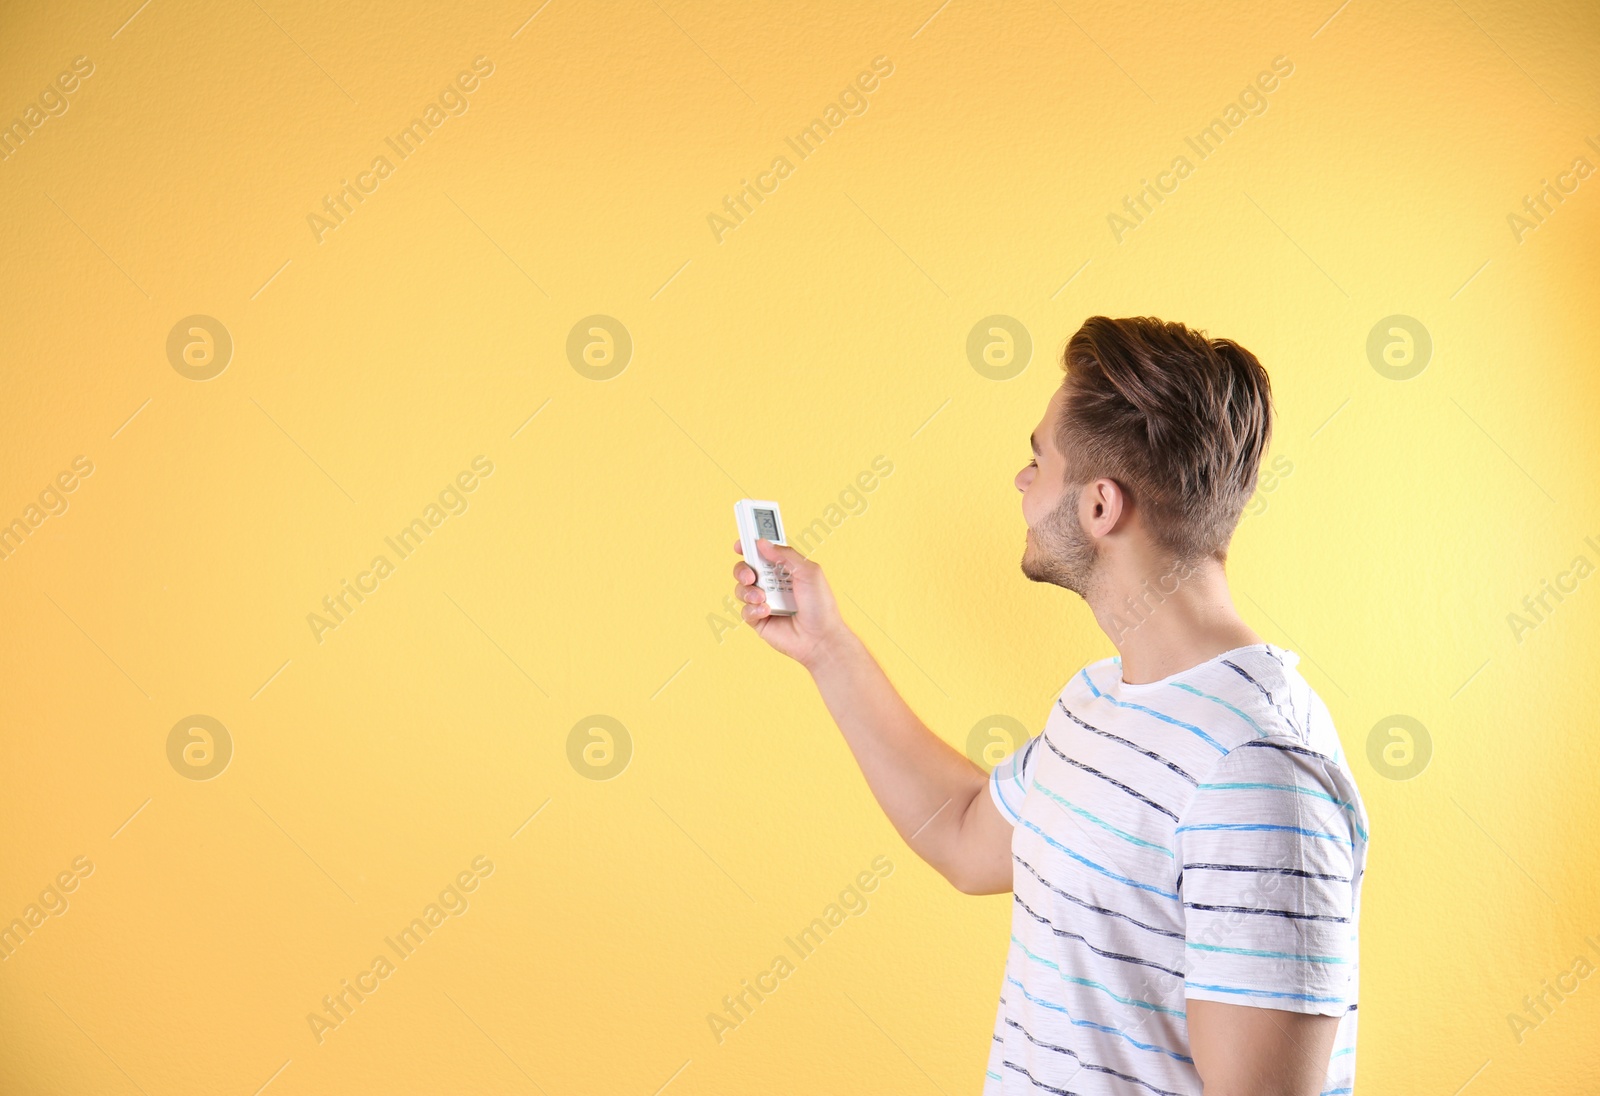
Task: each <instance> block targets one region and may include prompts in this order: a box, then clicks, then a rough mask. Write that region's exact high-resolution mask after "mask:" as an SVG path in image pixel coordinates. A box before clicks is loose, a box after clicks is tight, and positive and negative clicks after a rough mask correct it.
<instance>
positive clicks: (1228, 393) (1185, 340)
mask: <svg viewBox="0 0 1600 1096" xmlns="http://www.w3.org/2000/svg"><path fill="white" fill-rule="evenodd" d="M1061 367H1062V369H1064V370H1065V371H1066V376H1065V378H1063V380H1062V382H1061V385H1062V388H1063V389H1065V395H1066V402H1065V406H1064V410H1063V412H1062V416H1061V421H1060V423H1059V424H1058V426H1057V431H1056V442H1057V447H1058V448H1059V449H1060V450H1061V452H1062V453H1063V454H1064V455H1065V456H1066V458H1067V466H1068V480H1069V482H1072V483H1086V482H1089V481H1090V480H1093V479H1097V478H1099V477H1101V476H1105V477H1108V478H1110V479H1113V480H1115V481H1116V482H1117V483H1118V485H1120V486H1121V487H1122V489H1123V490H1124V491H1126V492H1127V493H1128V494H1129V495H1130V496H1131V497H1132V499H1133V502H1134V505H1135V507H1137V508H1139V509H1140V510H1142V517H1143V520H1144V523H1145V526H1146V528H1148V529H1149V530H1150V533H1151V535H1152V536H1153V537H1154V538H1155V540H1156V542H1157V543H1158V544H1159V545H1160V546H1161V547H1162V548H1164V549H1166V550H1167V551H1169V552H1171V553H1172V554H1173V555H1174V556H1175V557H1176V558H1177V559H1178V560H1179V561H1180V562H1193V561H1196V560H1199V559H1201V558H1203V557H1206V556H1210V557H1212V558H1214V559H1216V560H1218V561H1225V560H1226V559H1227V555H1228V542H1229V540H1230V539H1232V537H1233V530H1234V527H1235V526H1237V525H1238V523H1239V515H1240V514H1241V512H1243V510H1244V506H1245V503H1247V502H1248V501H1249V500H1250V496H1251V494H1253V493H1254V491H1255V486H1256V473H1257V471H1258V470H1259V468H1260V465H1261V458H1262V456H1263V455H1264V454H1265V453H1266V451H1267V445H1268V443H1269V442H1270V441H1271V439H1272V385H1271V382H1270V381H1269V380H1268V378H1267V371H1266V370H1265V369H1264V368H1262V365H1261V363H1260V362H1259V361H1257V360H1256V357H1255V355H1254V354H1252V353H1250V351H1248V350H1246V349H1245V348H1244V347H1242V346H1240V345H1239V344H1238V343H1236V342H1233V341H1232V340H1230V339H1208V338H1206V336H1205V333H1204V332H1202V331H1192V330H1190V329H1189V328H1187V327H1185V326H1184V325H1183V324H1181V323H1167V322H1164V321H1162V320H1158V319H1156V318H1155V317H1153V316H1133V317H1129V318H1126V319H1112V318H1110V317H1109V316H1091V317H1089V319H1087V320H1085V321H1084V324H1083V326H1082V327H1081V328H1079V329H1078V332H1077V334H1075V335H1073V336H1072V338H1071V339H1070V340H1069V341H1068V342H1067V348H1066V352H1065V353H1064V354H1063V355H1062V361H1061Z"/></svg>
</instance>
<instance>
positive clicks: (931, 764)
mask: <svg viewBox="0 0 1600 1096" xmlns="http://www.w3.org/2000/svg"><path fill="white" fill-rule="evenodd" d="M756 550H757V551H759V552H760V553H761V558H762V559H765V560H770V561H772V562H773V563H776V564H778V565H779V566H781V567H782V568H784V569H785V570H786V571H787V572H788V573H789V576H790V580H791V583H792V585H793V589H794V600H795V607H796V610H797V611H796V612H795V614H794V615H793V616H776V617H775V616H772V615H771V613H770V611H769V606H768V605H767V595H766V593H765V592H764V591H762V589H761V587H760V586H758V585H756V571H755V568H754V567H752V566H751V565H750V564H749V563H748V562H745V561H744V560H743V559H741V560H740V562H738V563H736V564H734V567H733V577H734V578H735V579H736V580H737V581H738V583H739V585H738V586H737V587H735V589H734V593H735V595H736V596H737V597H738V598H739V600H740V601H742V602H744V603H745V604H744V609H743V615H744V619H745V620H747V621H749V622H750V624H751V626H752V627H754V628H755V630H756V631H757V633H759V634H760V636H761V638H762V639H764V640H766V641H767V643H768V644H769V645H770V646H771V647H772V648H773V649H774V650H777V651H780V652H782V653H783V654H786V655H788V656H789V657H790V658H792V659H794V660H795V661H797V662H799V663H800V664H801V665H802V666H804V667H805V668H806V669H807V670H808V671H809V672H810V673H811V677H812V680H813V681H815V682H816V685H817V690H818V691H819V692H820V693H821V694H822V700H823V703H825V704H826V705H827V706H828V712H829V714H831V715H832V716H833V720H834V722H835V723H837V724H838V725H839V730H840V731H841V732H843V734H844V739H845V742H846V743H847V744H848V745H849V747H850V752H851V753H852V754H854V755H855V759H856V764H858V765H860V766H861V772H862V775H864V776H865V777H866V778H867V786H868V787H869V788H871V789H872V794H873V795H874V796H875V797H877V800H878V805H879V806H881V807H882V808H883V813H884V814H885V815H887V816H888V818H889V821H890V822H891V823H893V824H894V828H895V829H896V830H897V831H899V833H900V836H901V837H903V838H904V839H905V842H906V844H908V845H910V846H911V849H912V851H913V852H915V853H916V854H917V855H918V856H920V857H922V858H923V859H924V860H926V861H927V862H928V863H929V864H931V865H932V866H933V867H934V869H935V870H937V871H938V872H939V873H940V874H941V875H943V876H944V877H945V878H946V879H948V880H950V882H951V883H953V884H955V886H956V888H957V889H958V890H961V891H964V892H965V893H967V894H999V893H1002V892H1004V891H1008V890H1010V889H1011V834H1012V829H1011V826H1010V825H1009V824H1008V823H1007V822H1006V820H1005V819H1004V818H1003V817H1002V816H1001V814H1000V811H999V809H998V808H997V807H996V806H995V805H994V802H993V800H991V799H990V797H989V792H988V784H989V780H988V777H986V776H985V775H984V772H983V770H982V769H980V768H978V766H976V765H974V764H973V763H972V762H971V761H969V760H967V758H965V757H963V756H962V755H961V754H959V753H957V752H956V751H955V750H954V749H953V748H952V747H951V746H950V745H949V744H948V743H947V742H945V741H944V740H943V739H942V738H940V737H939V736H938V735H936V734H934V733H933V732H932V731H930V730H929V729H928V728H927V727H926V726H925V725H924V724H923V723H922V721H921V720H919V719H918V718H917V717H916V714H915V713H913V712H912V711H911V709H910V708H909V707H907V706H906V702H905V701H904V700H902V699H901V698H900V694H899V693H897V692H895V690H894V686H893V685H891V684H890V683H889V679H888V677H887V676H886V675H885V674H884V672H883V668H882V667H881V666H879V665H878V663H877V661H876V660H875V659H874V658H873V657H872V654H871V652H870V651H868V650H867V647H866V644H864V643H862V642H861V640H860V638H859V637H857V635H856V634H855V633H854V632H852V631H851V630H850V629H849V627H848V626H846V624H845V623H844V620H843V619H842V618H841V617H840V616H839V606H838V604H837V603H836V602H835V601H834V600H833V591H831V590H830V589H829V588H828V580H827V579H826V578H824V577H823V574H822V568H821V567H819V566H817V564H815V563H813V562H811V561H810V560H807V559H806V558H805V557H803V556H801V555H800V553H799V552H796V551H795V550H794V549H792V548H787V547H784V546H783V545H778V544H773V543H772V542H771V541H767V540H759V541H757V542H756ZM734 551H736V552H739V553H740V555H741V556H743V551H742V549H741V548H740V547H739V544H738V542H737V541H736V542H735V543H734Z"/></svg>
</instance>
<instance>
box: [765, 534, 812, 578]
mask: <svg viewBox="0 0 1600 1096" xmlns="http://www.w3.org/2000/svg"><path fill="white" fill-rule="evenodd" d="M756 551H757V552H760V553H761V558H762V559H764V560H767V561H769V562H771V563H784V564H787V565H788V568H789V570H790V572H795V571H798V570H799V568H800V564H802V563H804V562H805V561H806V557H805V556H802V555H801V554H800V553H799V552H796V551H795V550H794V549H793V548H790V547H789V546H788V545H786V544H774V543H772V542H771V541H770V540H758V541H756Z"/></svg>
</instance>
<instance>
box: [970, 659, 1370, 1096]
mask: <svg viewBox="0 0 1600 1096" xmlns="http://www.w3.org/2000/svg"><path fill="white" fill-rule="evenodd" d="M1299 661H1300V656H1299V655H1297V654H1295V653H1294V652H1292V651H1287V650H1284V649H1283V648H1281V647H1276V646H1273V645H1272V644H1268V643H1258V644H1253V645H1250V646H1247V647H1239V648H1237V649H1235V650H1232V651H1228V652H1226V653H1224V654H1221V655H1218V656H1217V657H1215V658H1212V659H1209V660H1207V661H1206V662H1202V663H1200V664H1199V665H1197V666H1192V667H1190V668H1189V669H1187V670H1183V671H1181V672H1179V673H1176V674H1174V675H1172V676H1171V677H1168V678H1164V679H1163V680H1161V681H1154V682H1148V683H1145V684H1138V685H1128V684H1125V683H1124V682H1123V681H1122V666H1121V661H1120V659H1116V658H1108V659H1104V660H1102V661H1099V662H1095V663H1091V664H1090V665H1088V666H1085V667H1084V668H1083V669H1082V670H1081V671H1079V672H1078V673H1077V674H1076V675H1075V676H1074V677H1073V678H1072V681H1071V682H1070V683H1068V685H1067V686H1066V687H1065V688H1064V689H1062V690H1061V694H1060V696H1059V697H1057V699H1056V702H1055V706H1054V708H1053V709H1052V710H1051V712H1050V717H1049V719H1048V721H1047V722H1046V723H1045V726H1044V731H1043V733H1041V734H1039V735H1036V736H1035V737H1033V738H1031V739H1029V740H1028V742H1027V743H1025V744H1024V745H1023V746H1022V748H1021V749H1019V750H1017V751H1016V752H1015V753H1013V754H1011V755H1009V756H1008V757H1007V758H1006V759H1005V760H1004V761H1002V762H1001V763H1000V764H999V766H997V767H996V768H995V770H994V772H993V774H992V775H991V777H990V781H989V791H990V794H991V795H992V796H993V798H994V801H995V803H996V805H997V806H998V807H999V809H1000V812H1001V813H1002V814H1003V815H1004V816H1005V817H1006V818H1007V819H1008V820H1009V821H1010V822H1011V823H1012V824H1013V825H1014V826H1015V832H1014V834H1013V837H1012V842H1011V853H1012V874H1013V894H1012V928H1011V945H1010V950H1009V952H1008V955H1007V958H1006V971H1005V979H1004V981H1003V983H1002V985H1001V991H1000V1009H999V1015H998V1017H997V1018H996V1020H995V1029H994V1042H993V1045H992V1049H991V1052H990V1055H989V1066H988V1079H987V1080H986V1081H985V1083H984V1093H985V1096H999V1094H1002V1093H1004V1094H1007V1096H1011V1094H1019V1093H1020V1094H1029V1096H1037V1094H1040V1093H1074V1094H1083V1096H1094V1094H1100V1093H1106V1094H1114V1096H1152V1094H1155V1096H1175V1094H1183V1096H1189V1094H1193V1096H1201V1083H1200V1074H1199V1073H1198V1072H1197V1070H1196V1069H1195V1064H1194V1059H1193V1058H1192V1057H1191V1056H1190V1053H1189V1034H1188V1028H1187V1026H1186V1020H1185V1001H1186V999H1193V998H1199V999H1202V1000H1207V1001H1223V1002H1226V1003H1228V1004H1233V1005H1250V1006H1257V1007H1262V1008H1275V1009H1286V1010H1289V1011H1292V1012H1307V1013H1322V1014H1325V1015H1331V1016H1339V1017H1342V1019H1341V1020H1340V1022H1339V1030H1338V1036H1337V1039H1336V1041H1335V1043H1334V1046H1333V1054H1332V1058H1331V1059H1330V1061H1329V1063H1328V1072H1327V1077H1326V1079H1325V1080H1324V1082H1323V1084H1322V1087H1321V1090H1320V1091H1321V1092H1322V1093H1324V1094H1325V1096H1326V1094H1340V1096H1343V1094H1346V1093H1350V1092H1351V1091H1352V1089H1353V1086H1354V1081H1355V1046H1356V987H1357V978H1356V975H1357V963H1356V953H1357V935H1356V930H1357V922H1358V917H1359V914H1360V908H1361V876H1362V873H1363V871H1364V870H1365V866H1366V855H1367V817H1366V810H1365V808H1364V807H1363V806H1362V802H1361V795H1360V793H1359V792H1358V791H1357V789H1356V784H1355V780H1354V778H1353V777H1352V775H1351V772H1350V768H1349V766H1348V764H1346V762H1345V758H1344V754H1343V752H1342V751H1341V749H1340V747H1339V737H1338V735H1337V734H1336V733H1335V731H1334V727H1333V720H1332V718H1331V717H1330V716H1329V714H1328V709H1327V707H1326V706H1324V704H1323V703H1322V700H1321V698H1320V697H1318V696H1317V694H1316V693H1315V692H1313V691H1312V689H1311V686H1310V685H1308V684H1307V683H1306V680H1305V679H1304V678H1303V677H1301V676H1300V673H1299V671H1298V670H1296V669H1295V666H1296V665H1297V664H1298V663H1299Z"/></svg>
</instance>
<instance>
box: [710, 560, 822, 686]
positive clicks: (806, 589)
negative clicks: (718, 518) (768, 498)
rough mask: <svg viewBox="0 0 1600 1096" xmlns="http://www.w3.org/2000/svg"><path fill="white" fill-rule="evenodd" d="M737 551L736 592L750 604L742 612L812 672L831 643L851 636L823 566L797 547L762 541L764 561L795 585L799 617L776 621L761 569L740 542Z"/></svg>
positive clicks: (763, 635)
mask: <svg viewBox="0 0 1600 1096" xmlns="http://www.w3.org/2000/svg"><path fill="white" fill-rule="evenodd" d="M733 550H734V551H735V552H737V553H739V562H738V563H735V564H734V565H733V577H734V579H735V580H736V581H737V582H738V585H737V586H735V587H734V588H733V593H734V596H735V597H737V598H738V599H739V600H740V601H742V602H744V603H745V605H744V608H743V609H742V610H741V614H742V615H743V616H744V619H745V621H746V622H747V623H748V624H749V625H750V626H751V627H752V628H754V629H755V630H756V634H757V635H759V636H760V637H761V638H762V639H764V640H766V641H767V643H768V644H769V645H770V646H771V647H772V649H773V650H775V651H778V652H780V653H782V654H786V655H788V656H789V657H790V658H792V659H794V660H795V661H796V662H798V663H800V665H802V666H804V667H806V668H807V669H810V668H811V667H812V666H814V665H815V664H816V663H817V662H818V661H819V660H820V659H821V658H822V657H823V656H824V655H825V654H826V653H827V651H828V649H829V647H830V645H832V644H836V643H837V642H838V641H840V640H841V639H842V638H843V637H844V635H845V633H846V632H848V629H847V628H846V627H845V623H844V620H843V618H841V617H840V616H839V604H838V602H836V601H834V599H833V591H832V590H830V589H829V588H828V580H827V578H826V577H825V576H824V575H823V573H822V568H821V567H819V566H818V565H817V564H815V563H812V562H811V561H810V560H808V559H806V558H805V557H804V556H802V555H801V554H800V553H799V552H796V551H795V550H794V549H793V548H789V547H786V546H784V545H781V544H774V543H772V542H771V541H770V540H758V541H756V551H758V552H760V553H761V558H762V559H765V560H767V561H769V562H771V563H773V564H776V565H777V566H778V567H779V568H780V569H782V570H784V571H786V572H787V573H788V575H789V579H790V581H791V583H792V584H793V586H794V603H795V608H796V610H797V611H796V613H795V614H794V615H793V616H776V617H775V616H772V615H771V612H770V610H771V607H770V606H769V605H768V604H767V594H766V591H765V590H763V589H762V588H761V587H760V586H758V585H757V584H756V577H757V576H756V569H755V568H754V567H752V566H751V565H750V564H749V563H746V562H745V561H744V547H743V546H742V545H741V544H740V543H739V542H738V541H734V542H733Z"/></svg>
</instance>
